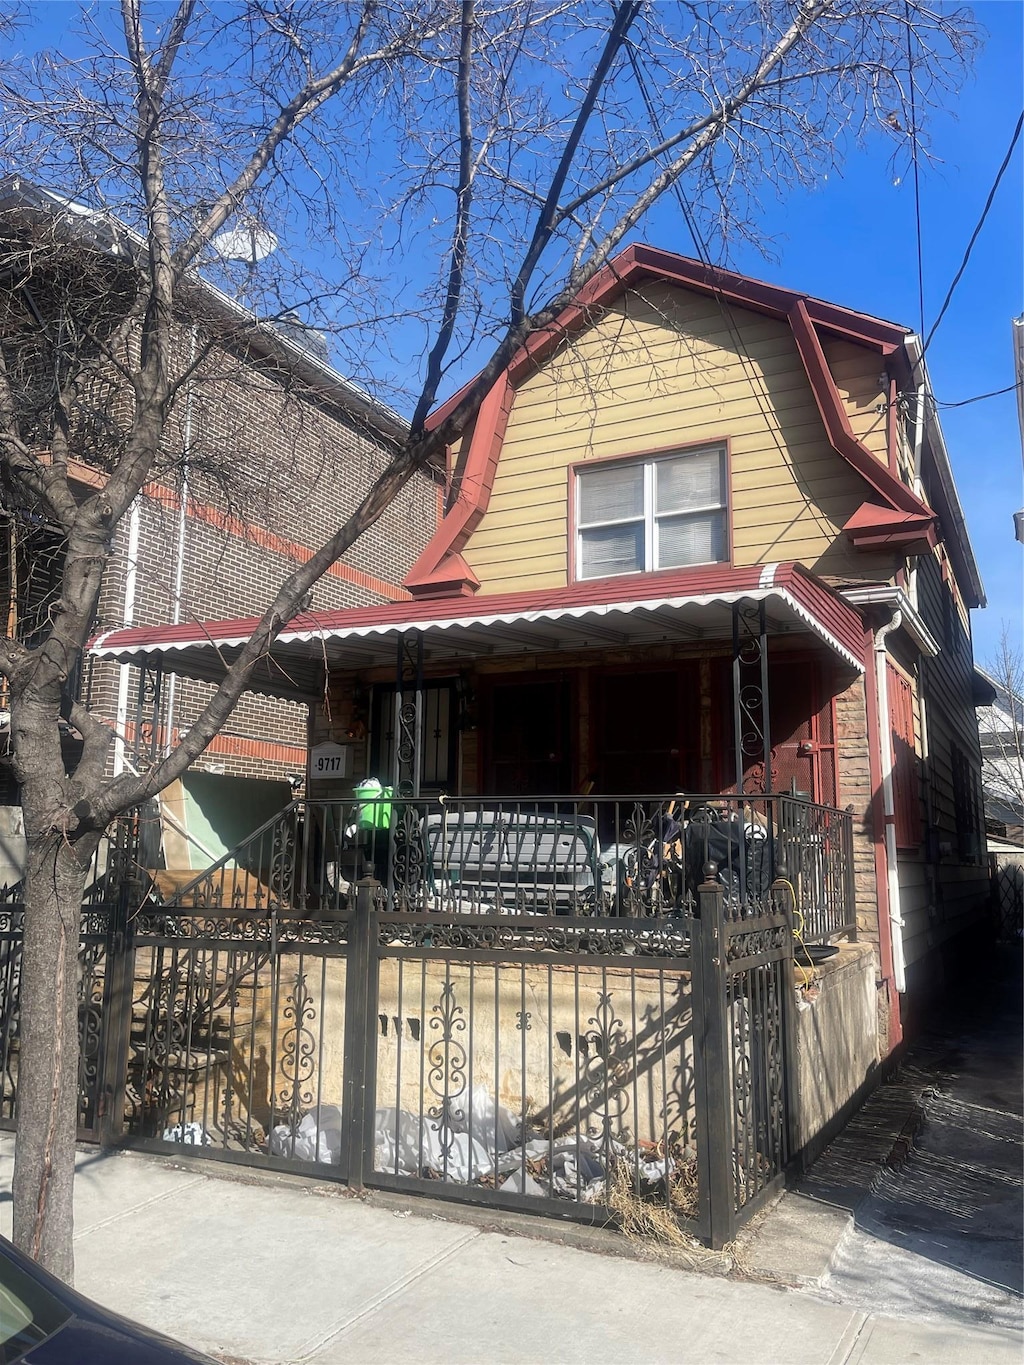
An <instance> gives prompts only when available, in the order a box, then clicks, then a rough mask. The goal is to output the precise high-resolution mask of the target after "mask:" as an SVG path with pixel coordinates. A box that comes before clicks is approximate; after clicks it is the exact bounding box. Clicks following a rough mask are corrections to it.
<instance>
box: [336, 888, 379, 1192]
mask: <svg viewBox="0 0 1024 1365" xmlns="http://www.w3.org/2000/svg"><path fill="white" fill-rule="evenodd" d="M379 889H380V882H378V881H377V880H376V879H375V878H373V877H363V878H361V879H360V880H359V881H357V882H356V883H355V899H354V902H353V908H352V913H351V916H350V918H349V922H348V955H347V958H346V965H345V1055H344V1079H343V1094H342V1111H341V1117H342V1146H343V1148H344V1151H345V1154H346V1156H345V1175H346V1179H347V1180H348V1183H349V1186H350V1187H351V1188H352V1189H353V1190H361V1189H363V1181H364V1175H365V1166H364V1163H365V1159H366V1151H367V1131H368V1128H369V1132H370V1133H371V1135H372V1130H373V1107H372V1106H373V1100H374V1095H375V1085H374V1079H375V1077H374V1067H375V1062H376V1036H375V1034H374V1030H373V1027H372V1023H371V1020H372V1017H373V1014H374V1011H375V1009H376V998H377V977H376V972H377V953H376V943H375V942H374V939H375V937H376V917H375V915H374V913H373V903H374V896H375V893H376V892H377V891H378V890H379ZM370 1145H371V1147H372V1136H371V1138H370Z"/></svg>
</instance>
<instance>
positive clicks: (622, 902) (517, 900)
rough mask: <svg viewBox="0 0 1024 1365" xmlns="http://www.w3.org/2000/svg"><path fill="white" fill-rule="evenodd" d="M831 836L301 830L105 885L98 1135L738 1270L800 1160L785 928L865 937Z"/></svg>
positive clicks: (89, 1099) (479, 807)
mask: <svg viewBox="0 0 1024 1365" xmlns="http://www.w3.org/2000/svg"><path fill="white" fill-rule="evenodd" d="M797 804H798V803H794V805H797ZM368 806H369V808H367V807H368ZM820 809H821V808H808V807H807V806H806V803H803V804H800V805H799V809H798V810H795V811H794V810H786V809H784V808H783V805H782V803H781V801H780V799H779V798H756V799H747V798H721V797H717V798H714V799H712V798H706V799H705V798H701V799H692V798H691V800H690V801H689V802H688V803H682V802H681V801H679V800H671V799H667V800H666V799H664V798H658V797H652V798H637V799H632V800H629V801H625V800H597V799H592V798H588V799H586V800H583V799H581V800H579V801H566V800H564V799H560V800H552V801H549V802H544V801H530V802H523V801H517V802H508V801H500V802H499V801H495V800H486V801H484V800H480V801H472V802H470V801H458V802H456V801H452V802H441V801H433V802H427V801H408V800H407V801H393V800H389V799H387V798H384V797H382V798H381V799H380V800H379V801H373V802H370V803H366V802H363V803H357V804H356V805H346V804H339V803H317V802H297V803H294V804H293V805H292V806H290V807H288V809H287V810H286V811H284V812H283V813H282V814H281V815H280V816H278V817H276V818H275V820H273V821H271V822H269V823H268V824H267V825H266V826H264V827H263V828H262V829H261V830H259V831H257V832H256V833H255V834H254V835H253V836H252V837H251V838H250V839H249V840H248V841H246V843H245V844H244V845H242V846H241V848H240V849H238V850H236V851H235V854H234V855H233V856H232V857H231V858H229V859H223V860H221V861H220V863H218V864H217V865H215V866H214V867H213V868H211V869H208V870H207V871H206V872H204V873H202V874H200V875H198V876H196V877H194V878H192V879H190V881H189V882H187V884H186V885H185V886H184V887H181V888H180V889H177V890H175V889H173V884H172V882H171V881H169V880H167V879H166V878H163V879H161V877H160V874H159V873H152V874H150V875H149V876H148V877H144V876H142V874H141V873H139V871H138V868H137V866H135V864H132V866H131V868H130V869H129V871H130V873H131V875H129V874H128V873H127V872H125V871H124V870H122V872H121V873H120V874H119V877H116V878H113V879H109V878H108V880H107V882H106V883H103V881H102V876H100V877H98V878H97V879H96V890H95V892H94V893H91V901H92V902H94V903H91V904H90V906H89V908H88V910H87V917H86V933H85V936H84V939H83V949H82V951H83V965H84V970H83V977H82V981H83V987H82V991H83V994H82V1020H83V1029H82V1040H83V1048H82V1058H83V1063H82V1065H83V1070H82V1093H83V1110H82V1116H83V1133H84V1134H85V1135H87V1136H92V1137H99V1138H101V1139H102V1140H105V1141H122V1142H127V1143H129V1144H133V1145H141V1146H143V1147H147V1148H156V1149H159V1150H163V1151H169V1150H174V1151H176V1152H178V1153H180V1154H189V1155H195V1156H205V1157H212V1158H216V1159H220V1160H226V1161H236V1162H245V1163H250V1164H259V1165H268V1166H271V1167H281V1168H285V1169H291V1170H303V1171H308V1172H311V1173H314V1174H316V1175H318V1176H321V1177H327V1178H334V1179H338V1180H343V1181H348V1182H349V1183H351V1184H352V1185H354V1186H357V1187H358V1186H360V1185H364V1184H365V1185H373V1186H379V1187H384V1188H392V1189H401V1190H409V1191H411V1190H421V1191H429V1192H430V1193H432V1194H434V1195H435V1196H437V1197H440V1198H444V1199H459V1200H469V1201H473V1202H479V1203H486V1204H496V1205H500V1206H506V1207H512V1208H520V1209H532V1210H534V1211H543V1212H547V1213H549V1214H552V1215H554V1216H559V1217H569V1218H576V1219H585V1220H587V1221H606V1220H615V1219H619V1220H620V1221H621V1220H628V1219H629V1218H630V1217H631V1216H632V1215H633V1214H635V1213H636V1211H637V1210H638V1209H640V1210H643V1209H644V1208H649V1207H650V1206H658V1207H659V1208H660V1209H662V1210H663V1211H664V1212H666V1213H670V1214H672V1215H674V1216H675V1217H677V1218H679V1219H681V1220H682V1221H684V1222H685V1223H687V1224H688V1225H689V1226H690V1227H691V1228H692V1229H693V1230H694V1231H695V1232H697V1233H698V1234H699V1235H700V1236H702V1237H704V1238H705V1239H707V1240H709V1241H711V1242H712V1243H714V1244H716V1245H720V1244H722V1243H723V1242H724V1241H727V1240H729V1239H730V1238H731V1237H732V1236H733V1235H734V1233H735V1231H736V1229H737V1227H738V1226H739V1224H740V1223H741V1222H742V1221H744V1220H745V1219H746V1218H747V1217H749V1216H750V1214H751V1213H752V1212H753V1211H754V1210H755V1209H756V1208H757V1207H758V1206H759V1205H760V1203H761V1202H762V1201H763V1199H764V1198H765V1197H766V1196H767V1194H768V1193H769V1192H770V1191H771V1190H773V1189H774V1188H776V1187H777V1185H778V1182H779V1181H780V1179H781V1178H782V1173H783V1171H784V1168H785V1165H786V1161H787V1159H788V1157H789V1155H790V1153H791V1143H790V1138H789V1132H788V1125H789V1115H790V1113H791V1095H790V1092H789V1087H790V1084H791V1081H790V1077H791V1074H792V1071H793V1068H792V1065H791V1057H790V1055H789V1048H790V1046H791V1044H792V1038H793V1032H792V1021H791V1018H790V1015H791V1010H792V1007H793V984H792V953H793V934H792V929H793V914H792V911H793V898H794V896H796V897H797V899H799V897H800V895H801V893H803V894H804V895H805V896H807V897H808V898H820V900H821V901H822V903H824V904H827V905H839V906H841V905H842V902H841V900H838V899H835V898H837V897H838V894H839V889H841V884H840V881H839V880H838V879H839V871H838V870H832V869H831V860H833V859H834V858H835V857H836V856H837V855H838V853H840V852H841V851H842V849H843V847H844V845H843V844H842V842H841V839H839V838H833V831H834V830H835V829H840V831H841V828H842V818H841V817H840V816H839V815H838V813H837V812H832V813H831V815H832V816H835V817H836V819H837V823H836V824H835V825H833V824H831V823H823V821H824V816H820V815H819V814H818V813H817V812H819V811H820ZM808 812H810V813H808ZM812 841H813V842H812ZM807 847H811V848H813V849H814V850H815V852H814V855H813V857H812V856H811V855H810V854H808V853H806V851H805V850H806V848H807ZM796 850H804V851H802V852H800V859H802V860H803V861H800V860H798V858H797V854H796ZM122 861H124V860H122ZM130 862H131V860H130V859H129V860H128V863H130ZM128 863H125V866H126V867H127V866H128ZM136 874H138V875H136ZM103 875H106V873H104V874H103ZM104 884H105V885H106V886H107V887H108V888H115V887H119V888H120V890H119V891H118V896H119V899H118V900H117V902H116V904H110V903H109V902H108V903H106V905H104V896H103V886H104ZM125 888H129V890H130V895H128V894H127V892H126V891H125ZM812 888H813V889H812ZM822 888H824V890H822ZM830 897H833V899H830ZM805 903H806V904H810V900H808V901H807V902H805ZM8 909H9V910H10V913H9V914H8V917H7V919H6V920H4V921H3V922H2V924H0V1023H2V1032H0V1045H2V1048H3V1052H2V1058H0V1061H2V1067H3V1070H2V1075H0V1106H3V1107H2V1108H0V1119H2V1121H3V1122H5V1123H6V1124H10V1122H11V1121H12V1119H13V1115H14V1104H13V1095H14V1088H15V1085H16V1072H17V1046H16V1042H17V961H18V953H19V952H20V933H21V924H20V920H19V918H18V914H19V913H20V912H19V911H18V910H17V909H12V908H10V907H8ZM837 914H838V912H837ZM831 923H832V924H833V925H834V924H835V923H838V919H837V918H833V920H832V922H831ZM829 927H830V926H829V925H828V924H827V923H826V925H825V926H824V927H823V932H824V931H827V929H828V928H829Z"/></svg>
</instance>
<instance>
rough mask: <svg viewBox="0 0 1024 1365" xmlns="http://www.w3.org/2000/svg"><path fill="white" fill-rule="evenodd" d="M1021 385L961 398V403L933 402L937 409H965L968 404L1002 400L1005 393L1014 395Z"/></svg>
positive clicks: (934, 400) (935, 400)
mask: <svg viewBox="0 0 1024 1365" xmlns="http://www.w3.org/2000/svg"><path fill="white" fill-rule="evenodd" d="M1019 388H1020V384H1007V386H1006V388H1005V389H993V390H992V392H991V393H976V394H975V395H974V397H973V398H961V399H960V401H959V403H940V402H939V400H938V399H937V398H933V399H932V402H933V403H934V404H935V406H936V407H937V408H965V407H967V405H968V403H980V402H981V401H982V400H983V399H985V398H1001V397H1002V395H1003V394H1004V393H1013V392H1014V390H1015V389H1019Z"/></svg>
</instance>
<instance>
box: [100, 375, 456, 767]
mask: <svg viewBox="0 0 1024 1365" xmlns="http://www.w3.org/2000/svg"><path fill="white" fill-rule="evenodd" d="M186 433H187V434H186ZM186 446H187V451H186ZM389 456H390V447H389V444H388V442H387V440H386V439H385V438H384V437H382V436H381V435H380V434H379V433H377V432H375V431H374V430H373V429H372V428H371V426H370V425H369V423H368V422H367V421H366V419H365V418H358V419H356V418H354V417H353V416H351V415H350V414H348V413H347V412H346V411H344V410H343V409H341V408H339V407H337V406H334V407H331V406H329V405H328V404H327V403H326V402H324V401H323V400H322V399H321V400H319V401H314V400H313V399H312V398H310V397H309V396H306V395H303V394H301V393H298V392H294V391H293V392H287V391H286V390H285V388H284V387H283V386H282V385H281V384H279V383H278V382H276V381H275V380H273V379H270V378H267V377H266V376H265V375H262V374H260V373H258V372H255V371H254V370H253V368H252V367H251V366H248V367H247V366H243V365H242V364H240V363H239V362H238V361H236V360H234V359H232V358H225V357H224V356H223V355H222V354H220V355H214V356H213V357H211V359H210V360H208V361H207V363H206V366H205V367H204V372H203V373H202V374H201V377H200V378H199V379H198V380H197V383H196V384H195V386H194V387H193V391H192V393H191V396H190V395H189V394H188V393H187V392H185V393H183V394H182V395H181V397H180V398H179V400H178V403H177V406H176V409H175V411H174V414H173V416H172V419H171V421H170V423H169V425H168V434H167V441H166V449H165V458H164V460H163V461H162V464H161V467H160V468H159V469H158V470H157V471H156V473H155V475H154V479H153V481H152V483H151V484H150V485H149V487H148V489H147V492H146V494H145V495H144V496H143V498H142V499H141V502H140V512H139V541H138V543H139V549H138V555H137V557H136V564H137V570H136V584H135V600H134V606H133V608H132V609H131V610H130V613H128V614H130V615H131V619H132V623H133V624H135V625H155V624H160V623H165V622H169V621H171V620H172V618H173V612H174V584H175V570H176V565H177V562H178V558H179V554H180V553H181V551H180V549H179V539H180V534H181V532H180V516H179V507H180V496H181V488H182V478H183V466H184V467H186V468H187V471H188V473H187V478H188V501H187V512H188V514H187V517H186V520H185V534H184V552H183V554H182V555H181V558H182V568H183V572H182V590H181V608H180V619H181V620H183V621H188V620H190V619H194V620H211V619H218V618H223V617H235V616H246V615H254V614H258V613H260V612H261V611H263V610H264V609H265V608H266V607H267V606H268V605H269V604H270V602H271V601H272V600H273V597H274V595H275V593H276V591H277V589H278V587H279V586H280V584H281V582H282V580H283V579H284V578H286V577H287V575H288V573H289V572H291V571H292V570H294V568H295V567H296V566H297V565H298V564H299V563H300V562H302V561H304V560H305V559H308V558H309V556H310V554H311V553H312V552H313V551H315V550H316V549H317V548H318V547H319V545H320V544H321V543H322V542H323V541H324V540H325V539H327V537H328V536H329V535H330V533H331V532H332V531H333V530H334V529H335V528H336V527H337V526H338V525H339V524H340V523H341V522H342V521H343V520H344V519H345V518H346V517H347V516H348V515H349V514H350V513H351V512H352V510H353V509H354V508H355V507H356V505H357V504H358V501H359V499H360V498H361V497H362V495H363V494H364V493H365V491H366V489H367V488H368V487H369V485H370V484H371V482H372V481H373V479H374V478H375V477H376V476H377V474H379V473H380V471H381V470H382V469H383V468H384V466H385V464H386V463H387V460H388V458H389ZM437 507H438V500H437V487H436V484H435V482H434V481H433V480H432V479H431V478H429V477H427V476H425V475H422V476H417V477H415V478H414V479H413V480H412V481H411V482H410V483H409V484H408V485H407V486H406V487H405V488H404V489H403V490H402V492H401V493H400V494H399V496H398V498H397V499H396V500H395V502H394V504H393V505H392V506H391V507H389V508H388V509H387V510H386V511H385V513H384V514H383V516H382V517H381V518H380V520H379V521H378V522H377V524H376V525H375V526H374V527H372V528H371V530H370V531H369V532H367V533H366V535H365V536H363V537H362V538H361V539H360V540H359V541H358V542H357V543H356V544H355V545H354V546H353V547H352V548H351V550H350V551H349V552H348V553H347V554H346V555H345V556H344V559H343V560H342V561H341V562H340V563H338V564H335V565H333V566H332V567H331V569H330V570H329V571H328V573H327V574H326V575H325V576H324V577H323V578H322V579H321V580H320V582H319V583H318V584H317V585H316V586H315V588H314V590H313V609H314V610H316V609H317V608H319V609H321V610H329V609H332V608H336V607H342V606H358V605H362V604H367V603H372V602H382V601H388V600H395V599H398V598H403V597H405V596H407V594H406V593H405V591H404V590H403V589H402V588H401V587H400V583H401V579H402V578H403V576H404V575H405V573H406V572H407V570H408V568H409V567H410V565H411V564H412V563H413V561H414V560H415V559H416V557H417V556H418V555H419V553H420V551H421V549H422V548H423V546H424V545H425V543H426V541H427V539H428V538H429V536H430V535H431V533H432V532H433V530H434V527H435V525H436V520H437ZM130 536H131V527H130V519H129V518H127V517H126V518H125V519H124V521H123V522H122V524H121V525H120V527H119V528H118V532H117V536H116V540H115V545H114V556H113V560H112V562H111V565H110V568H109V570H108V573H107V576H106V580H105V583H104V589H103V593H102V597H101V602H100V609H99V620H98V622H97V626H98V629H99V630H101V631H102V630H109V629H112V628H114V627H116V626H120V625H123V624H125V623H126V605H125V593H126V586H127V582H128V560H129V554H128V547H129V541H130ZM120 676H121V669H120V666H119V665H117V664H114V663H112V662H107V661H92V662H91V664H90V665H89V666H88V668H87V678H86V688H87V692H88V697H89V701H90V703H91V705H92V707H93V708H94V709H95V710H96V711H97V712H98V713H99V714H100V715H102V716H104V717H105V718H106V719H107V720H109V721H110V722H111V723H114V722H115V721H116V718H117V713H118V684H119V679H120ZM211 691H212V689H211V688H210V687H209V686H208V685H206V684H203V683H200V682H196V681H193V680H190V679H178V680H177V681H176V683H175V684H174V687H173V714H172V715H168V712H167V708H168V704H169V702H171V700H172V699H171V697H170V692H171V689H169V688H168V685H167V682H166V681H165V682H164V684H163V688H162V693H163V708H164V709H163V712H162V715H161V730H162V732H163V734H165V735H166V733H167V726H168V722H169V724H170V733H171V736H172V738H173V736H174V735H175V734H176V733H177V732H179V731H180V730H182V729H184V728H187V727H188V726H189V725H191V724H192V723H193V722H194V720H195V719H196V717H197V716H198V714H199V712H200V710H201V709H202V707H203V705H205V702H206V700H207V699H208V698H209V696H210V695H211ZM137 695H138V673H137V670H135V669H132V670H130V673H129V685H128V699H127V700H128V710H127V729H128V732H129V738H130V737H131V733H132V731H133V729H134V719H135V715H136V700H137ZM306 742H307V713H306V707H305V706H302V705H298V704H296V703H293V702H287V701H282V700H280V699H277V698H271V697H264V696H256V695H248V696H246V697H244V698H243V700H242V701H241V703H240V704H239V706H238V707H237V708H236V710H235V712H234V714H233V715H232V717H231V718H230V720H229V721H228V723H227V725H226V726H225V728H224V731H223V733H222V734H221V735H219V736H218V737H217V739H215V740H214V742H213V744H211V746H210V748H209V749H208V750H207V752H206V753H205V754H204V756H203V757H202V758H201V759H200V760H199V763H198V765H197V766H201V767H206V768H208V769H213V770H216V771H223V772H227V773H233V774H243V775H244V774H252V775H259V776H271V777H280V776H283V775H285V774H287V773H295V772H301V771H303V769H304V767H305V750H306Z"/></svg>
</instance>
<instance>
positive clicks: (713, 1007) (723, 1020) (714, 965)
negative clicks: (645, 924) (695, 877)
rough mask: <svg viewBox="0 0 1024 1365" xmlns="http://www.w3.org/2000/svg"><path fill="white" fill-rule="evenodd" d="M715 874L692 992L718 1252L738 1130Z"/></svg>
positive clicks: (706, 1182)
mask: <svg viewBox="0 0 1024 1365" xmlns="http://www.w3.org/2000/svg"><path fill="white" fill-rule="evenodd" d="M717 871H718V869H717V867H716V866H715V864H714V863H706V864H705V866H704V881H703V883H702V884H701V885H700V886H699V887H698V889H697V918H696V919H695V920H694V927H695V928H696V929H697V933H696V935H695V942H694V951H693V977H692V990H693V1021H694V1026H693V1064H694V1089H695V1092H696V1099H697V1185H698V1197H699V1200H700V1221H701V1224H702V1228H703V1230H704V1232H705V1234H706V1236H707V1237H708V1240H709V1242H710V1244H711V1246H712V1247H713V1248H714V1249H715V1250H720V1249H721V1248H722V1247H723V1246H725V1244H726V1242H729V1241H731V1240H732V1238H733V1236H734V1234H735V1231H736V1199H735V1180H734V1171H735V1166H736V1153H735V1146H736V1133H735V1127H736V1125H735V1113H734V1109H733V1097H732V1071H733V1068H732V1061H731V1056H730V1052H731V1047H732V1037H731V1030H730V1027H729V1001H728V998H727V980H728V975H727V972H726V965H725V948H726V939H725V888H724V887H723V886H722V884H721V883H720V882H717V881H715V880H714V877H715V875H716V874H717Z"/></svg>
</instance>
